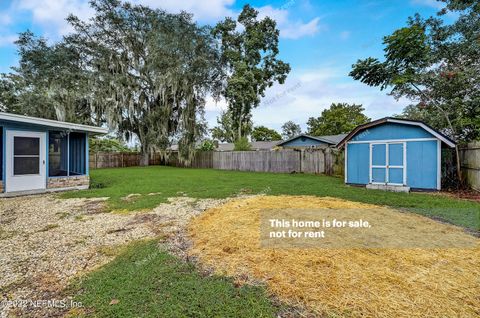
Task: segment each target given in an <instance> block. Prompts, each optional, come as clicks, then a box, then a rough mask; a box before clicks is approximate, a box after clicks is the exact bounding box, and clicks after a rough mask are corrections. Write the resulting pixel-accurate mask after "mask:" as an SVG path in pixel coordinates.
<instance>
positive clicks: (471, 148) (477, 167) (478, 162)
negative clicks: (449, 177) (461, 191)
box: [460, 141, 480, 191]
mask: <svg viewBox="0 0 480 318" xmlns="http://www.w3.org/2000/svg"><path fill="white" fill-rule="evenodd" d="M460 160H461V166H462V171H463V174H464V176H465V178H466V180H467V183H468V184H469V185H470V186H471V187H472V189H475V190H477V191H480V141H476V142H471V143H469V144H468V145H467V146H466V147H464V148H460Z"/></svg>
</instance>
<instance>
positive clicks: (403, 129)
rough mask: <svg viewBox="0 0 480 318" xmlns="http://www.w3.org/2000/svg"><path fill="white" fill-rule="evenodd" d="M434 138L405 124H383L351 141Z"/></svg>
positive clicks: (360, 133) (359, 134)
mask: <svg viewBox="0 0 480 318" xmlns="http://www.w3.org/2000/svg"><path fill="white" fill-rule="evenodd" d="M417 138H434V136H433V135H432V134H430V133H429V132H428V131H426V130H425V129H423V128H421V127H418V126H412V125H405V124H396V123H385V124H381V125H378V126H375V127H371V128H368V129H365V130H363V131H361V132H359V133H358V134H357V135H355V136H354V137H353V138H352V139H351V141H374V140H403V139H417Z"/></svg>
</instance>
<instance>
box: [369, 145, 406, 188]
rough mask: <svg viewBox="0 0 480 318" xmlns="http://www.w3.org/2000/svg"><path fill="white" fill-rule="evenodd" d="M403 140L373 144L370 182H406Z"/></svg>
mask: <svg viewBox="0 0 480 318" xmlns="http://www.w3.org/2000/svg"><path fill="white" fill-rule="evenodd" d="M404 147H405V144H404V143H403V142H398V143H374V144H371V167H370V183H385V184H393V185H403V184H405V180H404V179H405V177H404V169H405V167H404V156H405V155H404V154H405V152H404Z"/></svg>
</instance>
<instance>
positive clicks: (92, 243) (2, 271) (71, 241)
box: [0, 195, 224, 317]
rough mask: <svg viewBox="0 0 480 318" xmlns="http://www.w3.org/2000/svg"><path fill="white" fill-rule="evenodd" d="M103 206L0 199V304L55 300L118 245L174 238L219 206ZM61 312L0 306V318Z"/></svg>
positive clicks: (45, 198) (189, 202) (179, 202)
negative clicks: (128, 209) (115, 209)
mask: <svg viewBox="0 0 480 318" xmlns="http://www.w3.org/2000/svg"><path fill="white" fill-rule="evenodd" d="M104 201H105V199H68V200H60V199H56V197H55V196H53V195H42V196H30V197H19V198H10V199H0V300H3V301H6V300H10V301H15V300H16V301H27V300H28V301H30V300H31V301H37V300H52V299H56V300H58V299H59V297H61V294H62V291H63V290H64V289H65V287H67V286H68V284H69V283H70V282H71V280H72V279H73V278H75V277H77V276H78V275H81V274H83V273H86V272H88V271H91V270H93V269H95V268H98V267H99V266H102V265H104V264H106V263H107V262H109V261H110V260H112V259H113V257H115V255H116V252H115V251H117V250H119V247H120V246H122V245H124V244H126V243H128V242H131V241H134V240H138V239H145V238H153V237H158V236H169V235H175V234H174V233H176V232H178V231H179V230H180V229H183V228H184V227H185V224H187V222H188V220H189V219H190V218H191V217H192V216H194V215H198V214H199V213H201V212H202V211H204V210H205V209H207V208H209V207H212V206H215V205H218V204H220V203H223V202H224V201H223V200H195V199H190V198H186V197H182V198H178V199H176V198H172V199H169V202H168V203H165V204H161V205H159V206H158V207H156V208H155V209H153V210H152V211H150V212H148V213H145V212H141V213H135V212H132V213H103V212H104V211H105V205H104ZM22 305H23V303H22ZM63 311H64V310H63V309H62V308H47V307H46V306H43V305H41V306H39V307H37V308H35V307H33V306H32V305H31V304H30V303H29V304H28V305H27V306H24V307H23V308H20V307H19V306H18V305H17V306H14V305H13V306H12V305H9V306H4V303H3V302H2V304H0V317H8V316H9V315H15V314H16V315H17V316H21V317H47V316H48V317H54V316H58V315H61V314H62V312H63Z"/></svg>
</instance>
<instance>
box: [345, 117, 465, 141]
mask: <svg viewBox="0 0 480 318" xmlns="http://www.w3.org/2000/svg"><path fill="white" fill-rule="evenodd" d="M384 123H395V124H403V125H412V126H419V127H422V128H423V129H425V130H426V131H428V132H429V133H430V134H432V135H433V136H435V137H436V138H438V139H440V140H441V141H443V142H444V143H445V144H447V145H448V146H449V147H452V148H453V147H455V145H456V143H455V141H453V140H452V139H450V138H449V137H447V136H445V135H444V134H442V133H441V132H439V131H437V130H435V129H433V128H432V127H430V126H429V125H427V124H425V123H424V122H422V121H418V120H410V119H399V118H392V117H385V118H381V119H377V120H374V121H371V122H369V123H366V124H363V125H359V126H357V127H356V128H355V129H354V130H352V131H351V132H350V133H349V134H348V135H347V136H345V138H343V139H342V140H341V141H340V142H338V144H337V147H338V148H341V147H343V146H344V145H345V143H346V142H348V141H349V140H350V139H352V138H353V137H354V136H355V135H356V134H357V133H359V132H360V131H362V130H365V129H368V128H371V127H375V126H378V125H381V124H384Z"/></svg>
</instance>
